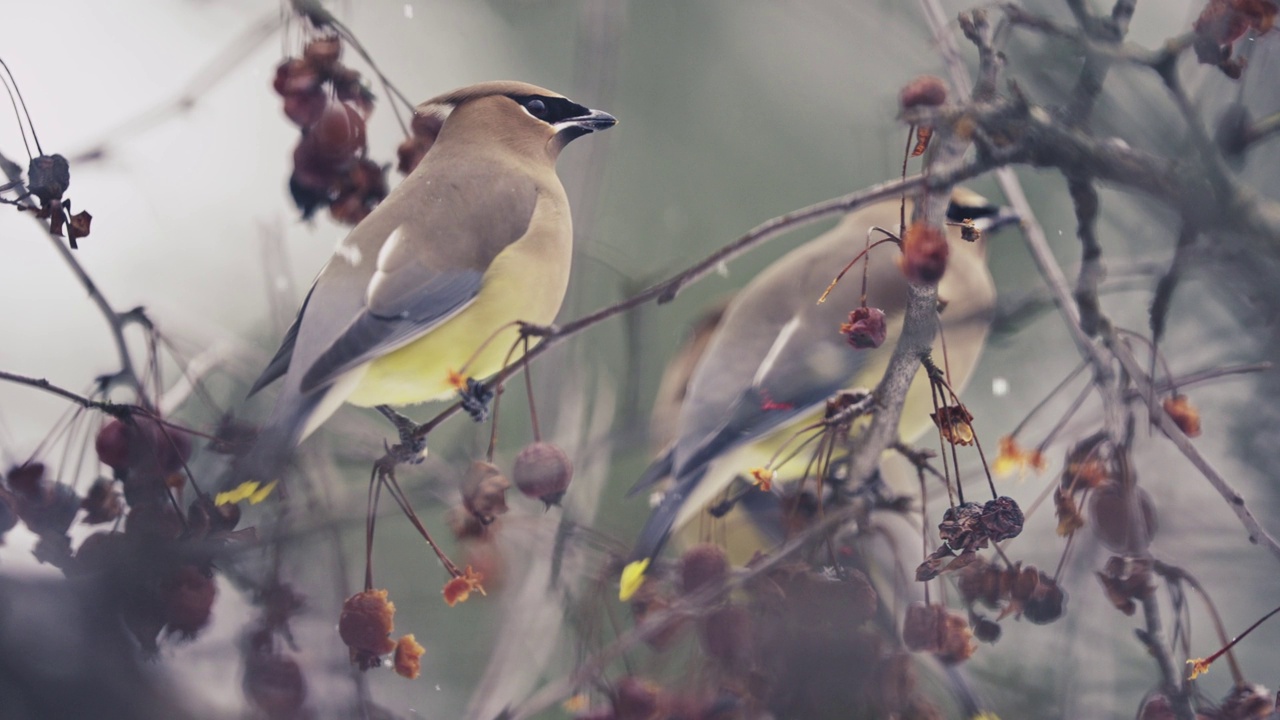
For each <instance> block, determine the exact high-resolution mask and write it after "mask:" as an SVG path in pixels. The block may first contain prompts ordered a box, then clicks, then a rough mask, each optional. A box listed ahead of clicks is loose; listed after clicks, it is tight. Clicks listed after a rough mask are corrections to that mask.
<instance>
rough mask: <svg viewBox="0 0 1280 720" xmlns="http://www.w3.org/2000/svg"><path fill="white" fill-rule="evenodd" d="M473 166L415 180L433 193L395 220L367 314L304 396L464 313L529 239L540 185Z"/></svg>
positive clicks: (316, 369) (306, 379)
mask: <svg viewBox="0 0 1280 720" xmlns="http://www.w3.org/2000/svg"><path fill="white" fill-rule="evenodd" d="M468 167H469V169H468V170H465V171H464V170H457V169H454V170H451V172H450V173H449V174H448V175H447V176H446V175H443V174H442V175H441V176H439V177H437V176H433V175H430V174H427V175H423V176H421V177H415V178H414V179H415V180H420V181H422V182H423V184H424V185H425V186H426V187H423V188H421V189H420V190H419V192H420V194H421V198H420V202H418V203H417V204H416V205H415V206H414V207H413V208H406V209H407V210H408V212H406V213H405V214H404V215H403V216H401V217H397V218H396V219H395V220H396V221H397V223H398V224H396V225H395V227H394V229H393V230H392V231H391V232H390V233H389V235H388V237H387V239H386V241H385V242H384V243H382V246H381V247H380V248H379V250H378V252H377V269H376V271H375V272H374V273H373V275H372V277H371V278H370V280H369V285H368V289H367V292H366V296H365V300H364V304H363V307H362V308H361V310H360V311H359V312H358V313H356V314H355V316H354V317H350V318H349V319H348V320H347V323H346V325H345V327H344V328H343V330H342V331H341V333H340V334H338V335H337V336H336V337H335V338H334V339H333V341H332V342H330V343H329V345H328V346H327V347H326V348H325V349H324V350H323V351H322V352H321V353H319V354H318V355H317V356H316V359H315V360H314V362H312V363H311V364H310V366H309V367H307V368H306V372H305V374H304V375H303V377H302V384H301V391H302V392H303V393H307V392H311V391H313V390H315V389H316V388H319V387H323V386H325V385H326V384H328V383H330V382H332V381H334V380H335V379H337V378H338V377H339V376H341V375H342V374H343V373H345V372H347V371H348V370H351V369H352V368H355V367H357V366H359V365H361V364H363V363H366V362H369V361H370V360H373V359H375V358H377V357H380V356H382V355H385V354H386V353H388V352H391V351H393V350H395V349H397V348H399V347H403V346H404V345H406V344H408V343H410V342H412V341H413V340H415V339H417V338H419V337H421V336H422V335H424V334H426V333H427V332H429V331H430V330H431V329H432V328H434V327H435V326H437V325H439V324H440V323H441V322H443V321H444V320H446V319H448V318H449V317H451V316H452V315H454V314H455V313H457V312H460V311H461V310H462V309H463V308H465V307H466V306H467V305H468V304H469V303H470V302H472V301H473V300H474V299H475V297H476V295H478V294H479V293H480V288H481V286H482V284H483V278H484V272H485V270H486V269H487V268H488V267H489V264H490V263H491V262H493V259H494V258H495V257H496V256H497V255H498V254H499V253H500V252H502V250H503V249H505V248H506V247H507V246H509V245H511V244H512V243H514V242H516V241H517V240H519V239H520V238H521V237H523V236H524V235H525V234H526V233H527V232H528V230H529V225H530V221H531V220H532V218H533V211H534V208H535V206H536V204H537V199H538V190H537V187H536V185H535V184H534V182H533V180H532V179H530V178H527V177H523V176H518V175H515V176H513V174H512V173H509V172H504V169H503V168H495V167H493V166H491V165H488V164H485V163H483V162H481V161H478V160H477V161H474V162H472V163H471V164H470V165H469V166H468ZM407 182H408V181H406V183H407ZM407 202H409V201H408V200H406V203H407Z"/></svg>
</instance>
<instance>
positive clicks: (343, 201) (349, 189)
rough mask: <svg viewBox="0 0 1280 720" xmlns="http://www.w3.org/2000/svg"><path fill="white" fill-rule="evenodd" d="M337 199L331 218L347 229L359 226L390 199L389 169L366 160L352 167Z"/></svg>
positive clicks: (340, 183)
mask: <svg viewBox="0 0 1280 720" xmlns="http://www.w3.org/2000/svg"><path fill="white" fill-rule="evenodd" d="M336 187H337V195H336V196H335V197H334V198H333V200H332V202H331V203H330V204H329V214H330V215H332V216H333V219H334V220H336V221H338V222H340V223H342V224H344V225H356V224H358V223H359V222H360V221H361V220H364V219H365V218H366V217H368V215H369V213H371V212H373V209H374V208H375V207H377V206H378V203H380V202H382V201H383V199H385V198H386V197H387V193H389V192H390V188H389V187H388V186H387V176H386V168H384V167H382V166H381V165H379V164H378V163H376V162H374V161H372V160H369V159H368V158H362V159H360V160H358V161H356V162H355V163H354V164H352V165H351V166H350V167H349V168H347V171H346V173H345V174H343V175H342V176H341V177H340V178H339V180H338V182H337V185H336Z"/></svg>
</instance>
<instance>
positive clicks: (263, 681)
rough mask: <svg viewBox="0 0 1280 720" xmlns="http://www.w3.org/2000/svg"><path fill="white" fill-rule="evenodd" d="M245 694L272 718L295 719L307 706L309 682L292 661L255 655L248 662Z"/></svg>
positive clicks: (280, 656) (265, 655)
mask: <svg viewBox="0 0 1280 720" xmlns="http://www.w3.org/2000/svg"><path fill="white" fill-rule="evenodd" d="M244 694H245V697H246V698H248V699H249V702H250V703H252V704H253V706H254V707H256V708H258V709H259V710H262V712H263V714H264V715H266V716H267V717H269V718H293V717H297V716H298V711H299V710H301V709H302V704H303V703H304V702H306V699H307V681H306V678H304V677H303V675H302V670H301V668H299V667H298V663H297V662H295V661H294V660H293V659H292V658H287V657H284V656H282V655H276V654H274V653H269V652H252V653H250V654H249V657H248V658H246V659H245V667H244Z"/></svg>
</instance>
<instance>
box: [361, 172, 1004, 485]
mask: <svg viewBox="0 0 1280 720" xmlns="http://www.w3.org/2000/svg"><path fill="white" fill-rule="evenodd" d="M997 162H1000V160H999V159H995V158H985V159H978V160H972V161H968V162H964V163H960V164H957V165H955V166H953V167H949V168H944V169H941V170H935V171H932V172H930V173H928V174H927V175H923V174H922V175H913V176H911V177H908V178H905V179H901V180H892V181H889V182H884V183H880V184H879V185H873V186H871V187H869V188H866V189H864V190H859V191H857V192H853V193H849V194H848V195H842V196H840V197H837V198H832V199H830V200H824V201H823V202H820V203H815V204H813V205H810V206H808V207H805V208H801V209H799V210H795V211H792V212H789V213H787V214H785V215H780V216H778V217H775V218H772V219H770V220H766V221H765V222H763V223H761V224H759V225H757V226H756V227H754V228H752V229H751V230H750V231H749V232H747V233H746V234H745V235H743V236H741V237H739V238H738V239H737V240H734V241H733V242H731V243H729V244H728V245H725V246H723V247H721V248H720V249H719V250H717V251H715V252H713V253H711V254H710V255H708V256H707V257H706V258H704V259H702V260H701V261H699V262H697V263H695V264H694V265H692V266H691V267H689V268H687V269H685V270H683V271H681V272H679V273H677V274H676V275H674V276H673V277H671V278H669V279H667V280H665V281H663V282H660V283H658V284H656V285H653V286H651V287H649V288H648V289H646V290H643V291H641V292H639V293H637V294H635V295H633V296H631V297H630V298H627V299H626V300H623V301H621V302H618V303H615V304H613V305H609V306H607V307H604V308H601V309H600V310H597V311H595V312H593V313H589V314H587V315H584V316H583V317H580V318H578V319H577V320H574V321H572V322H569V323H566V324H564V325H560V326H557V327H553V328H549V329H547V330H546V331H545V332H544V333H542V335H543V340H542V342H541V343H539V344H538V345H537V346H536V347H534V348H533V349H532V350H530V351H529V352H528V353H526V354H525V355H522V356H521V357H520V358H519V359H517V360H516V361H514V362H512V363H511V364H509V365H508V366H507V367H506V368H504V369H503V370H502V371H501V372H499V373H498V374H497V375H495V376H493V378H491V379H490V380H489V381H488V382H487V383H486V386H487V387H488V388H491V389H492V388H495V387H497V386H498V385H499V384H501V383H503V382H505V381H506V380H507V379H508V378H510V377H511V376H512V375H514V374H516V373H517V372H519V371H520V370H521V369H523V368H524V366H525V365H526V364H527V363H529V362H532V361H533V360H534V359H535V358H537V357H538V356H540V355H542V354H543V353H544V352H546V351H547V350H548V349H550V348H551V347H552V346H553V345H555V344H556V343H557V342H559V341H561V340H563V339H564V338H566V337H569V336H570V335H573V334H575V333H578V332H581V331H582V330H585V329H587V328H589V327H591V326H592V325H595V324H596V323H599V322H602V321H604V320H607V319H609V318H611V317H614V316H615V315H620V314H622V313H624V312H626V311H628V310H630V309H632V308H635V307H638V306H640V305H643V304H645V303H647V302H650V301H657V302H658V303H659V304H662V303H665V302H669V301H670V300H672V299H674V298H675V297H676V295H677V294H679V292H680V290H681V289H682V288H684V287H685V286H686V285H689V284H692V283H694V282H697V281H698V280H701V279H702V278H704V277H706V276H707V275H709V274H711V273H713V272H715V269H716V268H717V267H719V266H720V265H721V264H722V263H725V262H728V261H730V260H732V259H734V258H736V257H738V256H739V255H742V254H743V253H745V252H747V251H748V250H751V249H752V248H755V247H757V246H759V245H762V244H764V243H765V242H767V241H769V240H772V239H773V238H776V237H778V236H780V235H783V234H784V233H787V232H789V231H791V230H794V229H796V228H799V227H803V226H804V225H808V224H810V223H813V222H817V221H819V220H822V219H823V218H827V217H831V216H832V215H838V214H842V213H848V212H852V211H853V210H855V209H857V208H859V207H862V206H864V205H868V204H871V203H873V202H876V201H879V200H883V199H885V198H891V197H897V196H899V195H901V194H902V193H905V192H909V191H911V190H917V189H923V190H926V191H928V192H929V193H931V194H933V193H937V192H938V191H940V190H942V189H944V188H949V187H951V186H952V185H954V184H956V183H959V182H962V181H964V180H967V179H969V178H973V177H977V176H978V175H981V174H982V173H984V172H987V171H989V170H990V169H991V168H992V167H993V166H994V164H995V163H997ZM461 409H462V404H461V403H460V402H459V403H454V404H453V405H451V406H449V407H448V408H445V409H444V410H442V411H441V412H440V413H439V414H438V415H436V416H435V417H433V418H432V419H431V420H428V421H427V422H425V423H423V424H422V425H419V426H418V427H417V429H416V430H415V431H414V433H413V438H414V439H415V440H422V439H424V438H426V437H427V435H428V434H430V433H431V431H432V430H434V429H435V428H436V427H437V426H438V425H439V424H440V423H442V422H444V421H445V420H447V419H448V418H450V417H452V416H453V415H454V414H455V413H457V412H458V411H459V410H461ZM394 460H395V458H394V457H392V456H391V455H387V456H385V457H383V458H382V459H381V460H380V461H379V462H384V463H386V462H392V461H394Z"/></svg>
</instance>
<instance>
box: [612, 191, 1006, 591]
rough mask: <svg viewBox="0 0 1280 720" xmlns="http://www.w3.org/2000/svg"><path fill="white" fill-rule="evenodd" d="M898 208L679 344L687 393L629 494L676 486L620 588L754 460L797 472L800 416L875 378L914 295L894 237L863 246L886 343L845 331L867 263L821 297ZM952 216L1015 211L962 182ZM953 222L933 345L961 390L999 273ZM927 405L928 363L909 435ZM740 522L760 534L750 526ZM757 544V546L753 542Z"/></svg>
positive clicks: (801, 256) (792, 258)
mask: <svg viewBox="0 0 1280 720" xmlns="http://www.w3.org/2000/svg"><path fill="white" fill-rule="evenodd" d="M899 208H900V204H899V202H898V201H896V200H894V201H885V202H881V203H878V204H875V205H871V206H869V207H866V208H862V209H860V210H857V211H855V212H853V213H850V214H849V215H847V216H845V218H844V219H843V220H841V221H840V223H839V224H838V225H836V227H834V228H833V229H832V230H830V231H829V232H827V233H825V234H823V235H822V236H820V237H818V238H817V239H815V240H813V241H812V242H809V243H807V244H805V245H803V246H801V247H799V248H797V249H795V250H793V251H791V252H790V253H788V254H787V255H785V256H783V257H782V258H781V259H779V260H778V261H777V262H775V263H773V264H772V265H771V266H769V267H768V268H767V269H765V270H764V272H762V273H761V274H760V275H758V276H757V277H756V278H754V279H753V280H752V281H751V282H750V283H749V284H748V285H747V286H746V287H745V288H743V289H742V290H741V291H740V292H739V293H738V295H737V296H736V297H734V298H733V300H732V301H731V302H730V303H729V306H728V308H727V309H726V310H725V311H724V313H723V316H722V317H721V318H720V320H719V323H718V326H717V327H716V328H715V329H714V330H713V331H712V334H711V337H710V340H709V341H706V344H705V346H704V348H705V349H703V350H702V351H701V352H700V353H699V354H698V356H697V357H696V358H694V359H692V360H691V359H690V358H689V357H687V355H688V354H689V353H690V352H696V351H697V349H696V347H694V348H686V350H685V352H682V353H681V357H680V362H682V363H684V364H685V366H692V367H693V369H692V372H691V374H689V375H688V383H687V387H686V386H684V383H682V382H681V380H680V378H679V377H676V375H679V372H678V370H673V371H672V372H671V373H668V374H669V375H673V373H674V375H673V376H672V377H664V378H663V387H664V389H665V391H666V392H668V393H671V392H676V393H682V394H683V395H684V398H683V402H681V403H680V409H679V416H678V420H676V426H677V427H676V431H675V439H674V441H673V442H672V443H671V445H670V446H669V447H668V448H667V449H666V451H665V452H663V453H662V454H661V455H660V456H659V458H658V460H656V461H655V462H654V463H653V464H652V465H651V466H650V467H649V469H648V470H647V471H646V472H645V474H644V475H643V476H642V477H641V479H640V480H639V481H638V482H637V483H636V485H635V486H634V487H633V488H632V489H631V493H633V494H634V493H636V492H638V491H640V490H643V489H645V488H647V487H650V486H652V485H654V484H655V483H657V482H658V481H660V480H662V479H664V478H670V482H671V484H670V487H669V489H668V490H667V492H666V493H665V494H664V495H663V496H662V498H661V500H660V501H659V502H658V504H657V506H656V507H655V508H654V510H653V512H652V513H651V514H650V516H649V519H648V520H647V521H646V523H645V525H644V528H643V529H642V530H641V531H640V536H639V538H638V540H637V541H636V545H635V548H634V550H633V552H632V554H631V556H630V557H629V559H628V564H627V566H626V568H625V569H624V571H623V575H622V581H621V591H620V595H621V598H622V599H623V600H627V599H629V598H630V596H631V595H632V594H633V593H634V592H635V591H636V590H637V589H639V587H640V585H641V583H642V581H643V579H644V573H645V571H646V570H647V569H648V567H649V565H650V563H651V562H652V561H653V559H654V558H655V557H657V555H658V553H659V552H660V551H661V550H662V547H663V545H664V543H665V542H666V540H667V538H668V536H669V535H670V533H671V531H672V530H673V528H679V527H683V526H685V525H686V524H687V523H689V522H690V521H691V520H693V519H695V518H696V517H698V516H699V514H700V513H701V512H702V511H703V509H704V508H705V507H706V506H707V505H709V504H710V503H712V502H713V501H714V500H715V499H717V498H718V497H719V496H721V495H722V494H723V493H724V492H725V491H726V490H727V489H728V488H730V487H731V485H732V484H733V483H734V480H735V479H736V478H738V477H740V476H743V475H745V474H746V473H748V472H749V471H750V470H751V469H752V468H757V467H766V466H769V464H770V462H771V460H772V461H773V464H772V467H773V469H775V470H777V471H778V474H779V475H780V476H787V475H790V476H792V477H798V476H799V475H800V474H801V473H802V471H803V470H804V466H805V464H806V463H807V461H808V455H803V456H800V457H797V458H795V459H793V460H791V461H790V463H784V464H781V465H779V464H778V462H777V461H776V460H774V455H775V453H776V452H777V450H778V449H779V447H781V445H782V444H783V443H785V442H787V441H788V440H789V439H791V438H792V437H793V436H794V434H795V432H796V431H797V430H798V429H799V428H802V427H805V426H807V425H810V424H812V423H814V422H817V421H818V420H819V419H820V418H821V415H822V412H823V409H824V407H825V402H826V400H827V399H828V398H829V397H831V396H832V395H833V394H834V393H836V392H837V391H839V390H841V389H846V388H858V387H861V388H867V389H874V388H875V386H876V385H877V384H878V383H879V379H880V376H881V375H882V374H883V373H884V370H885V368H886V366H887V364H888V361H889V356H890V355H891V354H892V352H893V346H894V339H895V338H896V336H897V334H898V331H899V330H900V329H901V327H902V313H903V310H904V307H905V304H906V300H907V279H906V277H905V276H904V275H903V272H902V270H901V269H899V267H898V264H897V262H896V257H895V256H898V255H899V254H900V253H897V252H896V251H895V250H894V249H893V248H891V247H888V246H886V247H882V248H879V249H875V250H872V251H871V252H870V253H869V254H868V257H869V260H868V269H867V285H866V290H867V304H868V305H870V306H872V307H878V308H880V309H881V310H883V311H884V312H885V315H886V321H887V325H888V330H889V334H888V337H889V341H888V342H885V343H884V344H883V345H882V346H881V347H879V348H876V349H874V350H859V349H855V348H853V347H850V345H849V343H848V342H847V341H846V339H845V338H844V336H843V335H842V334H841V333H840V325H841V323H843V322H844V321H845V320H846V319H847V317H848V314H849V312H850V310H852V309H854V308H855V307H858V306H859V305H860V304H861V294H862V289H863V285H862V277H861V276H862V273H861V272H860V270H861V264H859V265H858V266H857V267H856V268H855V269H854V270H853V271H851V272H850V273H849V274H848V275H847V276H845V278H844V279H843V280H841V281H840V283H839V284H837V285H836V286H835V289H834V290H833V291H832V292H831V294H830V296H828V297H827V299H826V301H825V302H824V303H822V304H818V302H817V300H818V297H819V296H820V295H821V294H822V292H823V290H824V289H825V288H826V287H827V284H828V283H829V282H830V281H831V279H832V277H833V276H834V275H835V274H836V272H838V271H839V270H840V268H842V267H843V266H844V265H845V263H847V262H848V261H849V260H851V259H852V258H853V256H854V255H856V254H857V253H858V251H860V250H861V249H862V248H863V247H864V244H865V242H866V238H867V235H868V231H869V230H870V229H871V228H872V227H875V226H879V227H882V228H893V227H897V226H898V221H899ZM910 212H911V208H910V204H908V208H907V213H908V215H909V214H910ZM947 216H948V219H949V220H951V221H953V222H959V221H962V220H971V219H972V220H976V221H977V223H976V224H977V226H978V227H979V228H983V227H985V228H987V229H990V228H992V227H994V226H996V225H999V224H1003V223H1005V222H1009V221H1013V220H1016V216H1014V215H1012V214H1011V213H1009V212H1008V211H1006V210H1002V209H1000V208H997V207H995V206H992V205H991V204H989V203H988V202H987V201H986V200H985V199H984V198H982V197H981V196H978V195H976V194H975V193H972V192H969V191H967V190H963V189H957V190H956V191H955V193H953V195H952V200H951V206H950V208H949V209H948V213H947ZM947 234H948V243H949V245H950V257H949V259H948V263H947V269H946V272H945V274H944V275H943V276H942V279H941V281H940V282H939V284H938V297H939V306H940V307H942V308H943V309H942V311H941V313H940V316H939V324H940V330H941V332H940V334H939V338H938V339H937V340H935V342H934V354H935V359H936V360H937V362H938V364H939V365H940V366H941V365H943V357H942V354H943V350H942V343H943V341H944V340H945V343H946V367H948V368H949V373H950V383H951V385H952V387H953V388H954V389H955V390H956V392H960V391H961V389H962V388H963V386H964V384H965V383H966V382H967V380H968V378H969V375H970V373H971V372H972V370H973V368H974V366H975V365H976V364H977V360H978V356H979V354H980V352H981V350H982V346H983V343H984V341H985V340H986V336H987V330H988V329H989V327H990V324H991V318H992V316H993V313H994V308H995V285H994V283H993V282H992V279H991V274H990V273H989V272H988V270H987V265H986V243H985V236H984V235H980V236H979V238H978V239H977V240H976V241H972V242H970V241H965V240H962V239H961V238H960V230H959V229H958V228H951V229H950V230H949V231H948V233H947ZM694 337H695V339H696V338H697V335H696V334H695V336H694ZM695 342H696V341H695ZM658 400H659V402H658V403H657V405H658V406H659V407H665V406H667V405H670V404H672V403H671V402H670V401H667V400H664V398H663V397H662V396H660V397H659V399H658ZM932 409H933V406H932V402H931V400H930V392H929V384H928V382H927V380H926V378H925V374H924V372H923V371H922V372H921V373H920V374H919V375H918V376H917V377H916V380H915V381H914V382H913V384H912V386H911V389H910V390H909V391H908V394H907V399H906V404H905V406H904V408H903V415H902V421H901V425H900V428H899V434H900V435H901V437H903V438H904V439H911V438H914V437H916V436H917V435H919V434H920V433H921V432H923V431H924V429H925V428H927V427H928V423H929V417H928V415H929V412H931V411H932ZM664 412H667V413H670V412H671V411H670V410H664ZM793 447H794V446H793ZM754 494H757V493H749V494H748V495H747V496H745V497H744V498H743V500H744V503H743V504H745V505H748V506H750V505H751V500H752V499H753V498H752V495H754ZM775 505H776V503H775ZM748 510H750V507H748ZM738 525H740V526H741V525H743V523H738ZM736 531H737V532H744V531H746V532H753V530H752V529H750V528H747V529H746V530H744V529H743V528H742V527H739V528H737V529H736ZM730 532H735V530H732V529H731V530H730ZM753 537H757V538H758V536H754V535H753ZM729 541H730V543H732V542H733V539H732V538H730V539H729ZM753 549H762V548H761V547H760V546H759V544H757V545H756V547H755V548H753ZM738 554H741V553H738ZM749 556H750V553H749V552H748V553H747V557H749Z"/></svg>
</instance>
